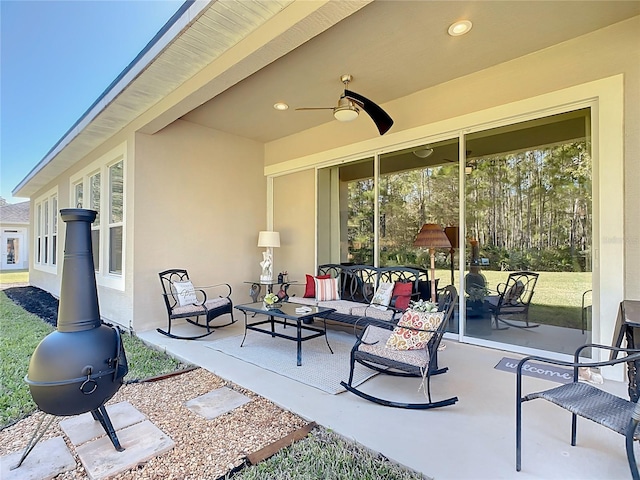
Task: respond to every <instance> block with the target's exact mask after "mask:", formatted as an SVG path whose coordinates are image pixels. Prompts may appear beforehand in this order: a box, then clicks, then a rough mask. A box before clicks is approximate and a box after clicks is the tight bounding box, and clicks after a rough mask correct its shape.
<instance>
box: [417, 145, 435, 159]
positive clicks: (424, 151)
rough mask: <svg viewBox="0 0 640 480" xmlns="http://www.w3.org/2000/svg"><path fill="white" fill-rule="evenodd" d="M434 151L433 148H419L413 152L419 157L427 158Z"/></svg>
mask: <svg viewBox="0 0 640 480" xmlns="http://www.w3.org/2000/svg"><path fill="white" fill-rule="evenodd" d="M432 153H433V148H428V147H427V148H420V149H418V150H414V151H413V154H414V155H415V156H416V157H419V158H427V157H428V156H429V155H431V154H432Z"/></svg>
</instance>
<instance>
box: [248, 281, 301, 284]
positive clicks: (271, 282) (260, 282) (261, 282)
mask: <svg viewBox="0 0 640 480" xmlns="http://www.w3.org/2000/svg"><path fill="white" fill-rule="evenodd" d="M244 283H248V284H251V285H288V284H290V283H298V281H297V280H287V281H286V282H278V281H277V280H272V281H270V282H263V281H261V280H258V281H256V282H244Z"/></svg>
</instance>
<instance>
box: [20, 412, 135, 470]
mask: <svg viewBox="0 0 640 480" xmlns="http://www.w3.org/2000/svg"><path fill="white" fill-rule="evenodd" d="M91 415H92V416H93V418H94V420H97V421H98V422H100V425H102V428H104V431H105V432H106V434H107V435H109V439H110V440H111V443H113V447H114V448H115V449H116V450H117V451H118V452H124V447H122V446H121V445H120V441H119V440H118V436H117V435H116V431H115V429H114V428H113V424H112V423H111V419H110V418H109V414H108V413H107V409H106V408H105V406H104V405H102V406H101V407H98V408H96V409H95V410H91ZM54 418H55V415H49V414H45V415H44V416H43V417H42V419H41V420H40V422H38V426H37V427H36V431H35V432H33V435H32V436H31V438H30V439H29V443H27V447H26V448H25V449H24V453H23V454H22V457H20V461H19V462H18V464H17V465H16V466H15V467H11V469H10V470H15V469H16V468H19V467H20V465H22V462H24V459H25V458H27V455H29V454H30V453H31V450H33V448H34V447H35V446H36V443H38V442H39V441H40V439H41V438H42V436H43V435H44V433H45V432H46V431H47V429H48V428H49V427H50V426H51V423H52V422H53V419H54ZM45 420H46V421H47V422H46V423H45ZM43 424H44V427H43Z"/></svg>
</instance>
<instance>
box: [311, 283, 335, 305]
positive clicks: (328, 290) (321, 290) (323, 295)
mask: <svg viewBox="0 0 640 480" xmlns="http://www.w3.org/2000/svg"><path fill="white" fill-rule="evenodd" d="M314 281H315V284H316V300H317V301H319V302H328V301H330V300H340V292H339V291H338V279H337V278H316V279H315V280H314Z"/></svg>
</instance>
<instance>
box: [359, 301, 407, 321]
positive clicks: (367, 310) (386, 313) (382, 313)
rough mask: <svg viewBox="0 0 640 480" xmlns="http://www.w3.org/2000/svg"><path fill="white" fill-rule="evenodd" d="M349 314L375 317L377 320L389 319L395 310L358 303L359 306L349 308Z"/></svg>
mask: <svg viewBox="0 0 640 480" xmlns="http://www.w3.org/2000/svg"><path fill="white" fill-rule="evenodd" d="M351 315H353V316H357V317H369V318H375V319H377V320H386V321H391V320H393V318H394V316H395V315H396V312H395V311H393V310H392V309H388V310H380V309H378V308H374V307H372V306H371V305H362V304H360V306H359V307H354V308H352V309H351Z"/></svg>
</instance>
